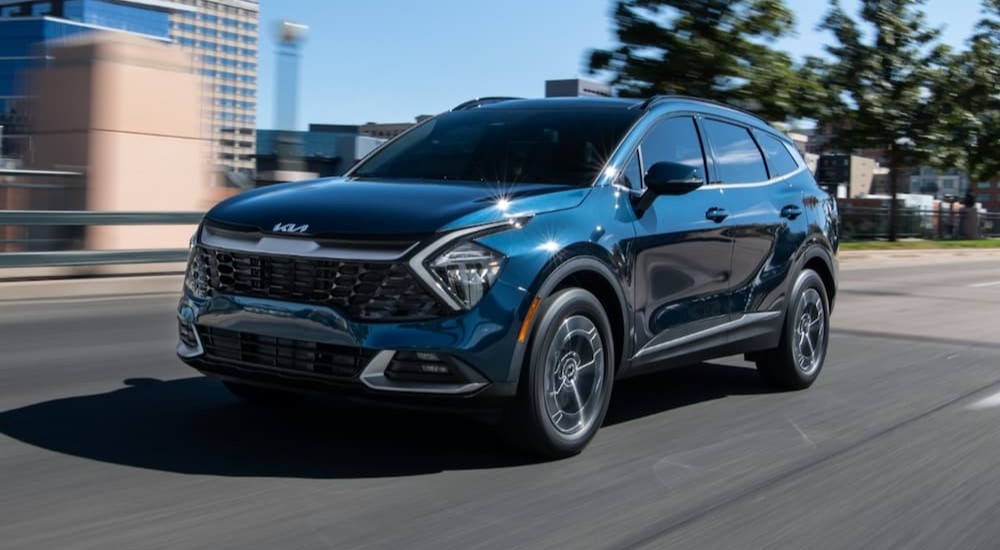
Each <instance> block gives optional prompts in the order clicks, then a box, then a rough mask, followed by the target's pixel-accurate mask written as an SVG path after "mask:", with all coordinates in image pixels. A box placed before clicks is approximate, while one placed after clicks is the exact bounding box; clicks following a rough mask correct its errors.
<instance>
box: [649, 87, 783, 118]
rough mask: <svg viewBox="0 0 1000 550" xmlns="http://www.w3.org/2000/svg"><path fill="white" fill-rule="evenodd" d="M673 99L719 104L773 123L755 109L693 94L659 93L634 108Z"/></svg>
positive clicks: (651, 105)
mask: <svg viewBox="0 0 1000 550" xmlns="http://www.w3.org/2000/svg"><path fill="white" fill-rule="evenodd" d="M671 99H683V100H687V101H698V102H701V103H708V104H711V105H716V106H719V107H725V108H727V109H732V110H734V111H739V112H741V113H743V114H747V115H750V116H752V117H754V118H756V119H758V120H761V121H763V122H765V123H766V124H767V125H768V126H770V125H771V123H770V122H768V121H767V119H765V118H764V117H762V116H760V115H758V114H757V113H755V112H753V111H751V110H749V109H745V108H743V107H737V106H736V105H731V104H729V103H725V102H723V101H716V100H714V99H705V98H703V97H695V96H691V95H680V94H677V95H665V94H658V95H654V96H652V97H649V98H648V99H646V100H645V101H643V102H642V103H640V104H638V105H636V106H635V107H634V108H635V109H643V110H645V109H649V108H650V107H653V106H654V105H657V104H659V103H662V102H664V101H669V100H671Z"/></svg>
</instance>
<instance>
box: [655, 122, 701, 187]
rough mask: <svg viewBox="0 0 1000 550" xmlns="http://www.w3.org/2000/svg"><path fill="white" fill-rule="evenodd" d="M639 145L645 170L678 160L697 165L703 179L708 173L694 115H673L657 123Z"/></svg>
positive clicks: (695, 167)
mask: <svg viewBox="0 0 1000 550" xmlns="http://www.w3.org/2000/svg"><path fill="white" fill-rule="evenodd" d="M639 147H640V148H641V150H642V164H643V169H644V170H646V171H649V167H650V166H652V165H654V164H656V163H658V162H675V163H677V164H684V165H686V166H690V167H692V168H694V169H695V170H697V172H698V175H699V176H701V177H702V178H705V175H706V174H707V169H706V165H705V153H704V151H703V150H702V148H701V139H700V138H699V137H698V128H697V127H696V126H695V122H694V119H693V118H691V117H687V116H680V117H673V118H668V119H666V120H662V121H660V122H658V123H656V125H655V126H653V129H652V130H650V132H649V133H648V134H646V137H645V138H644V139H643V141H642V145H640V146H639Z"/></svg>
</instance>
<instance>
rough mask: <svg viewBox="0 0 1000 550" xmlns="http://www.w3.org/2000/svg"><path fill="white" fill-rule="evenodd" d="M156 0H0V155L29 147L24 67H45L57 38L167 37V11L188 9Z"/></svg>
mask: <svg viewBox="0 0 1000 550" xmlns="http://www.w3.org/2000/svg"><path fill="white" fill-rule="evenodd" d="M193 9H194V8H193V7H188V6H184V5H182V4H178V3H176V2H168V1H158V0H145V1H140V0H135V1H117V0H115V1H112V0H51V1H39V0H0V126H3V127H4V129H3V136H4V137H3V138H2V139H0V157H2V156H10V157H17V158H22V157H23V156H24V155H26V154H28V153H29V152H30V149H31V147H30V141H29V139H28V125H29V122H30V117H31V113H30V111H29V109H30V101H29V99H30V98H29V95H30V92H29V90H27V89H26V87H25V85H24V83H23V80H22V79H23V77H24V75H25V74H26V71H28V70H30V69H35V68H40V67H45V66H46V65H47V64H48V63H49V60H50V59H51V57H52V56H51V54H50V49H51V47H52V46H53V44H55V43H58V42H60V41H62V40H65V39H68V38H70V37H73V36H77V35H80V34H83V33H89V32H94V31H99V30H105V31H116V32H123V33H129V34H134V35H140V36H143V37H146V38H150V39H153V40H157V41H162V42H168V41H169V40H170V33H169V30H170V22H169V19H170V14H171V13H174V12H177V11H184V10H193Z"/></svg>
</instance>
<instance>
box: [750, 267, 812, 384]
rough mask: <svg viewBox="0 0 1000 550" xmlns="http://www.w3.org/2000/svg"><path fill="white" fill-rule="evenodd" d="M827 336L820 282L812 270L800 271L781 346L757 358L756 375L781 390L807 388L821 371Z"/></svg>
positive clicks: (786, 318) (783, 329)
mask: <svg viewBox="0 0 1000 550" xmlns="http://www.w3.org/2000/svg"><path fill="white" fill-rule="evenodd" d="M829 336H830V304H829V301H828V300H827V296H826V287H825V285H824V284H823V279H822V278H821V277H820V276H819V274H817V273H816V272H815V271H813V270H811V269H806V270H803V271H802V273H801V274H799V277H798V279H796V281H795V286H794V287H792V294H791V303H790V304H789V308H788V313H787V314H786V317H785V323H784V325H783V328H782V333H781V343H780V344H779V345H778V347H777V348H775V349H773V350H769V351H767V352H765V353H763V354H761V355H760V356H759V357H758V359H757V361H756V362H757V372H758V373H759V374H760V375H761V377H762V378H763V379H764V380H765V381H766V382H767V383H769V384H770V385H772V386H774V387H777V388H780V389H786V390H801V389H805V388H808V387H809V386H811V385H812V384H813V382H815V381H816V378H817V377H818V376H819V372H820V370H822V369H823V361H824V360H825V359H826V348H827V342H828V340H829Z"/></svg>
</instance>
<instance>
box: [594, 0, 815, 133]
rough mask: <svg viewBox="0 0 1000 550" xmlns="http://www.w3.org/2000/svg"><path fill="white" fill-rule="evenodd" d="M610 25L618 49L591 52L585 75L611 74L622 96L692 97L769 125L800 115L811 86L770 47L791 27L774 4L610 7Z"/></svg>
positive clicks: (623, 0)
mask: <svg viewBox="0 0 1000 550" xmlns="http://www.w3.org/2000/svg"><path fill="white" fill-rule="evenodd" d="M613 18H614V27H615V33H616V35H617V38H618V42H619V43H620V45H619V46H618V47H617V48H614V49H611V50H593V51H591V52H590V54H589V67H590V70H591V72H592V73H597V72H601V71H610V72H611V73H613V75H614V77H613V80H612V82H611V84H612V85H613V86H615V88H617V90H618V92H619V94H620V95H622V96H626V97H649V96H652V95H655V94H684V95H693V96H698V97H703V98H707V99H714V100H718V101H725V102H729V103H732V104H735V105H738V106H742V107H745V108H748V109H751V110H754V111H756V112H758V113H760V114H761V115H763V116H765V117H768V118H770V119H771V120H785V119H786V118H787V117H789V116H800V115H802V114H803V113H804V110H803V107H802V102H801V101H800V100H799V99H798V98H799V96H800V95H801V94H802V93H803V92H805V91H808V90H810V89H811V86H812V84H811V83H810V82H808V81H804V80H802V79H801V78H800V74H799V73H798V72H797V71H796V70H795V66H794V64H793V63H792V60H791V58H790V57H789V56H788V55H787V54H785V53H783V52H779V51H776V50H774V49H773V48H772V47H771V44H772V43H773V42H774V41H775V40H777V39H779V38H781V37H783V36H786V35H788V34H789V33H790V32H791V31H792V28H793V24H794V18H793V15H792V12H791V11H790V10H789V9H788V8H787V7H786V6H785V4H784V2H783V1H782V0H617V2H615V4H614V11H613ZM813 91H814V90H813Z"/></svg>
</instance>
